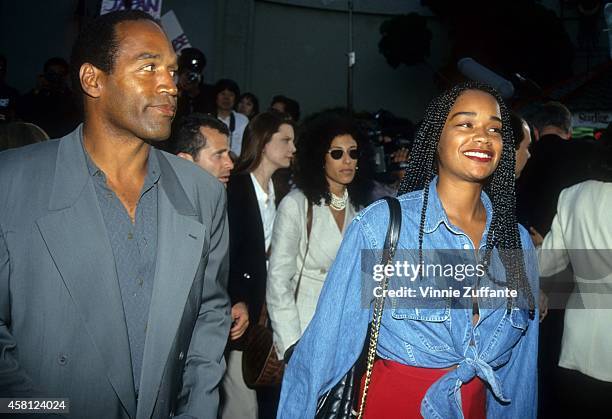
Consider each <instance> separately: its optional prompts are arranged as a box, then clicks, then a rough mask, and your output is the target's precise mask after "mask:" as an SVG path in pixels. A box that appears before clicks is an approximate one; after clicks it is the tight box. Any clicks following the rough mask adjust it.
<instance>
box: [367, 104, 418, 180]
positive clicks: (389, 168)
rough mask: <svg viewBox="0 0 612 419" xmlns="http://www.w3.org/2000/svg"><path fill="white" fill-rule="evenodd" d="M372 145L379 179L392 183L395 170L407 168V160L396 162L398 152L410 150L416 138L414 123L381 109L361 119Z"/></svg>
mask: <svg viewBox="0 0 612 419" xmlns="http://www.w3.org/2000/svg"><path fill="white" fill-rule="evenodd" d="M361 125H362V128H363V129H364V131H365V133H366V135H367V137H368V139H369V141H370V145H371V147H372V149H373V152H374V153H373V157H374V166H375V172H376V176H377V178H378V180H380V181H381V182H384V183H392V182H393V181H394V180H395V177H396V176H395V175H394V172H398V171H401V170H403V169H405V168H406V167H407V165H408V162H407V161H400V162H394V158H393V157H394V155H395V153H396V152H398V151H400V150H402V149H407V150H410V148H411V147H412V142H413V139H414V131H415V128H414V124H413V123H412V122H411V121H409V120H408V119H404V118H398V117H396V116H395V115H393V114H392V113H391V112H389V111H387V110H384V109H381V110H379V111H378V112H376V113H375V114H373V115H370V116H369V117H368V118H364V119H362V120H361Z"/></svg>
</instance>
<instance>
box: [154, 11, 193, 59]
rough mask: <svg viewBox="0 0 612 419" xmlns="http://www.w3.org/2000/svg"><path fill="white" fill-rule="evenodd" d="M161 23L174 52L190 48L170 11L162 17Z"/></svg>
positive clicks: (187, 40)
mask: <svg viewBox="0 0 612 419" xmlns="http://www.w3.org/2000/svg"><path fill="white" fill-rule="evenodd" d="M161 23H162V26H163V28H164V31H166V36H167V37H168V39H170V41H171V42H172V47H173V48H174V52H176V53H178V52H180V51H181V50H182V49H183V48H187V47H190V46H191V44H190V43H189V39H187V35H185V32H183V28H182V27H181V24H180V23H179V21H178V19H177V18H176V15H175V14H174V12H173V11H172V10H170V11H169V12H168V13H166V14H164V15H163V16H162V18H161Z"/></svg>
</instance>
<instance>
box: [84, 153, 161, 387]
mask: <svg viewBox="0 0 612 419" xmlns="http://www.w3.org/2000/svg"><path fill="white" fill-rule="evenodd" d="M83 152H84V153H85V156H86V160H87V167H88V170H89V174H90V176H91V177H92V180H93V184H94V188H95V190H96V195H97V196H98V203H99V205H100V210H101V211H102V216H103V218H104V224H105V225H106V232H107V233H108V238H109V241H110V245H111V247H112V249H113V254H114V256H115V267H116V269H117V279H118V281H119V288H120V290H121V300H122V302H123V311H124V314H125V321H126V325H127V331H128V339H129V342H130V354H131V358H132V373H133V376H134V385H135V390H136V393H137V394H138V389H139V388H140V373H141V368H142V358H143V354H144V345H145V337H146V333H147V322H148V317H149V305H150V304H151V295H152V293H153V279H154V277H155V258H156V253H157V194H158V181H159V178H160V173H161V172H160V168H159V161H158V159H157V153H156V151H155V150H154V149H153V147H151V149H150V151H149V158H148V163H147V175H146V177H145V182H144V185H143V187H142V191H141V193H140V198H139V200H138V205H137V207H136V212H135V218H134V223H132V220H131V218H130V216H129V214H128V212H127V210H126V208H125V207H124V206H123V204H122V203H121V201H120V200H119V198H118V197H117V195H116V194H115V193H114V192H113V190H112V189H110V188H109V186H108V185H107V184H106V175H105V174H104V172H102V170H100V169H99V168H98V167H97V166H96V165H95V163H94V162H93V160H92V159H91V158H90V157H89V155H88V154H87V152H86V151H85V148H84V147H83Z"/></svg>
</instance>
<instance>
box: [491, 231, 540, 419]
mask: <svg viewBox="0 0 612 419" xmlns="http://www.w3.org/2000/svg"><path fill="white" fill-rule="evenodd" d="M519 230H520V233H521V241H522V244H523V251H524V257H525V272H526V273H527V277H528V278H529V285H530V287H531V292H532V293H533V296H534V299H535V304H536V307H535V315H534V318H533V319H529V323H528V327H527V330H526V331H525V335H524V336H523V338H522V339H520V340H519V342H518V344H517V345H516V346H515V347H514V348H513V349H512V355H511V357H510V360H509V361H508V363H507V364H506V365H504V366H502V367H501V368H500V369H499V370H498V371H497V372H496V373H497V375H498V377H499V378H500V380H501V382H502V383H503V386H504V393H505V395H506V396H507V397H508V398H509V399H510V403H502V402H500V401H499V400H497V399H496V398H495V397H494V396H493V395H492V393H491V392H488V395H487V417H490V418H496V419H498V418H499V419H505V418H507V419H514V418H524V419H529V418H534V419H535V418H536V417H537V413H538V374H537V371H538V368H537V367H538V333H539V318H538V292H539V289H540V281H539V273H538V260H537V255H536V251H535V249H534V247H533V243H532V242H531V238H530V237H529V234H528V233H527V230H525V229H524V228H523V227H521V226H519Z"/></svg>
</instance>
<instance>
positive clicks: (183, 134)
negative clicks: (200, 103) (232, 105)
mask: <svg viewBox="0 0 612 419" xmlns="http://www.w3.org/2000/svg"><path fill="white" fill-rule="evenodd" d="M202 127H208V128H210V129H214V130H217V131H219V132H220V133H221V134H223V135H226V136H227V137H229V135H230V132H229V129H228V128H227V125H225V124H224V123H223V122H221V121H220V120H218V119H217V118H215V117H214V116H212V115H204V114H201V113H197V112H195V113H192V114H190V115H187V116H185V117H183V118H181V119H180V120H179V121H178V124H177V128H176V131H175V134H174V154H178V153H187V154H189V155H190V156H191V157H193V159H194V160H197V157H198V153H199V152H200V149H201V148H202V147H205V146H206V141H207V138H206V137H205V136H204V135H202V131H200V128H202Z"/></svg>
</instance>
